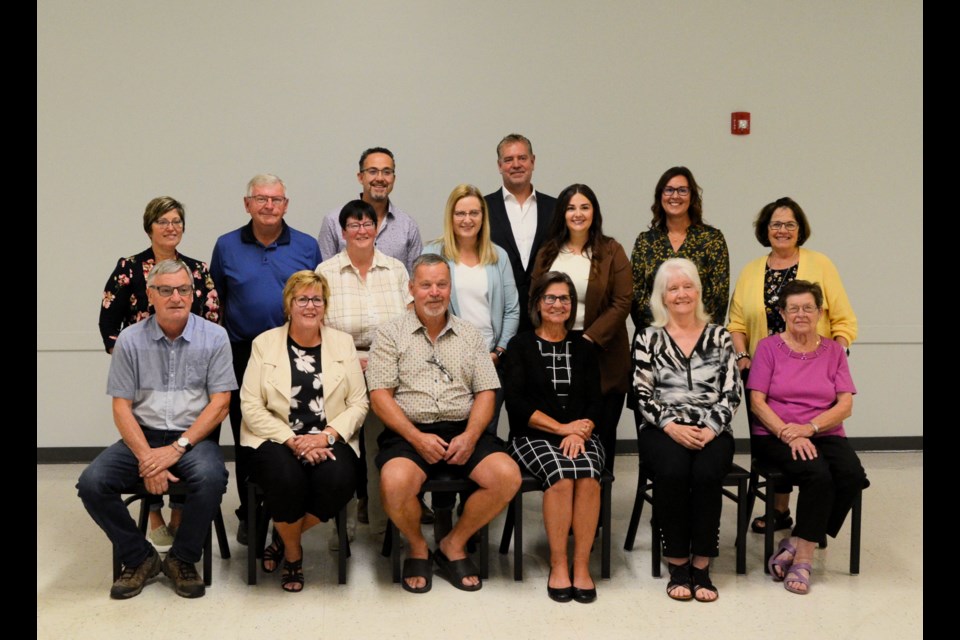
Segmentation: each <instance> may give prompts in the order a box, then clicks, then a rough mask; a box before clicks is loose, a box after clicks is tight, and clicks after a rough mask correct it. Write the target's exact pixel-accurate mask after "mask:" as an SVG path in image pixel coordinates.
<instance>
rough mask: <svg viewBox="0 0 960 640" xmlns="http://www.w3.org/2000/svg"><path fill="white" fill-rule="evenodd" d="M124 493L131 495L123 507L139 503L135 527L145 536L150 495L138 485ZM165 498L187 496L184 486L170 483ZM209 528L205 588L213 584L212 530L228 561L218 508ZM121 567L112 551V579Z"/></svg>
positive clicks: (204, 561)
mask: <svg viewBox="0 0 960 640" xmlns="http://www.w3.org/2000/svg"><path fill="white" fill-rule="evenodd" d="M124 493H130V494H132V495H131V496H130V497H129V498H126V499H124V501H123V504H124V505H125V506H128V507H129V506H130V505H131V504H133V503H134V502H136V501H138V500H139V501H140V514H139V516H138V517H137V526H139V527H140V531H141V532H143V534H144V535H146V534H147V517H148V515H149V512H150V509H149V507H148V505H147V502H146V498H149V497H151V496H152V495H154V494H152V493H150V492H149V491H147V487H146V486H145V485H144V484H143V483H140V484H138V485H136V486H135V487H134V488H133V489H131V490H130V491H124ZM163 495H165V496H177V495H182V496H185V495H187V487H186V485H185V484H175V483H170V485H169V487H168V488H167V491H166V492H165V493H164V494H163ZM210 524H211V526H210V527H209V528H208V529H207V537H206V540H205V541H204V543H203V583H204V584H205V585H206V586H208V587H209V586H210V585H211V584H212V583H213V535H212V533H213V529H216V532H217V544H218V545H219V546H220V557H221V558H223V559H224V560H229V559H230V544H229V543H228V542H227V530H226V527H224V526H223V513H222V512H221V511H220V508H219V507H218V508H217V512H216V513H215V514H214V516H213V520H212V521H211V523H210ZM121 571H122V567H121V566H120V556H119V555H118V554H117V549H116V547H114V549H113V579H114V580H117V578H119V577H120V573H121Z"/></svg>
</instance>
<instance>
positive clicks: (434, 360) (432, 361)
mask: <svg viewBox="0 0 960 640" xmlns="http://www.w3.org/2000/svg"><path fill="white" fill-rule="evenodd" d="M427 364H432V365H433V366H435V367H437V368H438V369H440V372H441V373H443V375H444V377H445V378H446V379H447V382H453V375H451V373H450V372H449V371H447V368H446V367H445V366H443V363H442V362H440V361H439V360H437V356H436V355H432V356H430V357H429V358H427Z"/></svg>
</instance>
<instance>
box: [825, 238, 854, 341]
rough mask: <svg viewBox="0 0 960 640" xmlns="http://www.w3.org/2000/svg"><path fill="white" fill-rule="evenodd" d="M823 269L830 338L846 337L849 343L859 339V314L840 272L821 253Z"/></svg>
mask: <svg viewBox="0 0 960 640" xmlns="http://www.w3.org/2000/svg"><path fill="white" fill-rule="evenodd" d="M820 257H821V259H822V266H821V268H822V269H823V281H822V285H823V295H824V297H825V298H826V303H827V312H828V313H829V315H830V335H829V336H827V337H828V338H833V339H836V338H838V337H841V336H842V337H844V338H846V340H847V343H848V344H853V341H854V340H856V339H857V316H856V314H854V312H853V307H852V306H851V305H850V299H849V298H847V291H846V289H844V288H843V281H841V280H840V273H839V272H838V271H837V268H836V266H834V264H833V262H832V261H831V260H830V259H829V258H828V257H826V256H823V255H821V256H820Z"/></svg>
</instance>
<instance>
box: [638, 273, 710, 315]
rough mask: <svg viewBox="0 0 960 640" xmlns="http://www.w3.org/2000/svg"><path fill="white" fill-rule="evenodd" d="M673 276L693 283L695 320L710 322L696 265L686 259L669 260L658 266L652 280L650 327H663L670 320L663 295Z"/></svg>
mask: <svg viewBox="0 0 960 640" xmlns="http://www.w3.org/2000/svg"><path fill="white" fill-rule="evenodd" d="M675 275H681V276H684V277H686V278H688V279H689V280H690V281H691V282H692V283H693V286H694V288H696V290H697V310H696V318H697V320H698V321H700V322H710V314H709V313H707V310H706V309H704V307H703V285H702V284H701V283H700V274H699V273H698V272H697V265H695V264H693V263H692V262H690V261H689V260H687V259H686V258H670V259H669V260H665V261H664V262H663V264H661V265H660V268H659V269H657V275H656V276H654V278H653V291H652V292H651V293H650V313H651V315H652V316H653V322H651V323H650V326H653V327H663V326H666V324H667V322H668V321H669V320H670V313H669V312H668V311H667V307H666V306H665V305H664V304H663V295H664V294H665V293H666V292H667V283H668V282H670V278H672V277H673V276H675Z"/></svg>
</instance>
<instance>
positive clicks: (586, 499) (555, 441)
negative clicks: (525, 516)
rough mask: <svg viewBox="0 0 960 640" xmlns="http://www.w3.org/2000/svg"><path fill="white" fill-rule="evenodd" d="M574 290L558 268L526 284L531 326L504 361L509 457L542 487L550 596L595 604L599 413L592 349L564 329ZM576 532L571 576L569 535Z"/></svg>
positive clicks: (600, 454)
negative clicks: (593, 558)
mask: <svg viewBox="0 0 960 640" xmlns="http://www.w3.org/2000/svg"><path fill="white" fill-rule="evenodd" d="M576 308H577V291H576V289H575V288H574V286H573V283H572V282H571V280H570V277H569V276H568V275H566V274H565V273H561V272H559V271H550V272H548V273H546V274H544V275H543V277H541V278H540V279H539V280H538V281H537V282H535V283H534V284H533V286H532V287H531V289H530V299H529V312H530V319H531V320H532V321H533V326H534V327H535V330H534V331H532V332H526V333H522V334H520V335H518V336H516V337H515V338H514V339H513V340H511V341H510V346H509V347H508V349H507V354H508V355H507V357H506V358H505V366H504V388H505V390H506V402H507V413H508V415H509V417H510V438H511V445H510V454H511V455H512V456H513V457H514V459H516V460H517V462H518V463H519V464H520V466H521V467H523V468H524V469H526V470H527V471H528V472H530V473H532V474H533V475H535V476H537V478H539V479H540V480H541V481H542V482H543V486H544V494H543V522H544V526H545V527H546V530H547V540H548V541H549V544H550V577H549V579H548V581H547V593H548V595H549V596H550V598H552V599H553V600H556V601H558V602H569V601H570V600H577V601H578V602H592V601H593V600H595V599H596V597H597V591H596V586H595V584H594V582H593V578H591V577H590V566H589V565H590V549H591V547H592V545H593V538H594V534H595V532H596V528H597V520H598V518H599V516H600V474H601V472H602V471H603V462H604V451H603V446H602V445H601V444H600V440H599V438H598V437H597V434H596V433H594V429H595V425H596V424H597V423H598V422H599V420H600V415H601V412H602V410H603V405H602V396H601V392H600V367H599V365H598V364H597V357H596V354H595V353H594V349H595V347H593V345H592V344H591V343H589V342H587V341H586V340H582V339H580V338H578V337H575V336H574V335H572V334H568V332H569V329H570V327H571V325H572V324H573V319H574V317H575V316H576ZM571 528H572V529H573V573H572V575H571V572H570V563H569V558H568V553H567V538H568V535H569V532H570V530H571Z"/></svg>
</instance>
